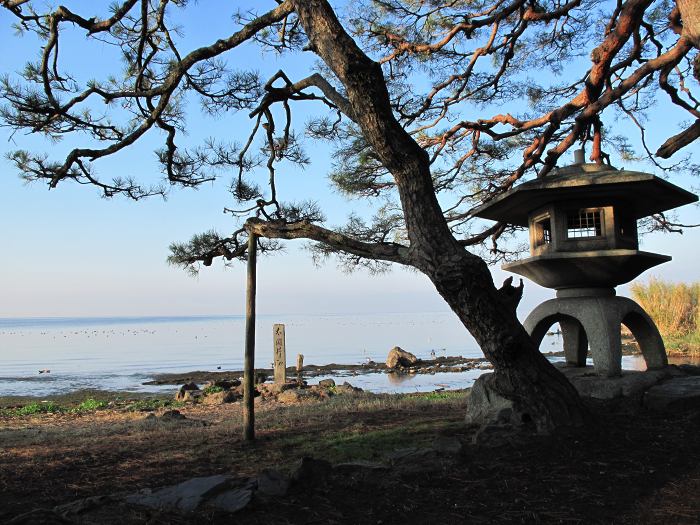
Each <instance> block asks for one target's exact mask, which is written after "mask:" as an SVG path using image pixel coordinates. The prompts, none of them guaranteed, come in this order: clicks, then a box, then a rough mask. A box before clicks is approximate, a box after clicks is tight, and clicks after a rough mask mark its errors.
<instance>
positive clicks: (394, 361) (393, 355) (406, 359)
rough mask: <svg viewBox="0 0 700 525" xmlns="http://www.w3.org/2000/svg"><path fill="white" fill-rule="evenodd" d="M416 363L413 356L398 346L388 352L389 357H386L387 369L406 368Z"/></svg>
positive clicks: (416, 360)
mask: <svg viewBox="0 0 700 525" xmlns="http://www.w3.org/2000/svg"><path fill="white" fill-rule="evenodd" d="M417 362H418V358H417V357H416V356H415V355H413V354H412V353H411V352H406V350H404V349H403V348H401V347H398V346H395V347H394V348H392V349H391V350H389V355H388V356H387V357H386V367H387V368H406V367H409V366H413V365H415V364H416V363H417Z"/></svg>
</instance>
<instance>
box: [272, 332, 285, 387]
mask: <svg viewBox="0 0 700 525" xmlns="http://www.w3.org/2000/svg"><path fill="white" fill-rule="evenodd" d="M272 339H273V342H274V352H273V353H274V357H273V368H274V373H275V383H277V384H282V383H286V382H287V348H286V343H285V339H284V325H283V324H274V325H272Z"/></svg>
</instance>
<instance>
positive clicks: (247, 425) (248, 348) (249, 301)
mask: <svg viewBox="0 0 700 525" xmlns="http://www.w3.org/2000/svg"><path fill="white" fill-rule="evenodd" d="M256 259H257V235H255V234H254V233H252V232H251V233H250V236H249V237H248V281H247V287H246V297H245V361H244V364H243V439H244V440H245V441H253V440H254V439H255V286H256V279H255V278H256V275H255V274H256Z"/></svg>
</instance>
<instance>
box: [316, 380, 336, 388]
mask: <svg viewBox="0 0 700 525" xmlns="http://www.w3.org/2000/svg"><path fill="white" fill-rule="evenodd" d="M318 386H319V387H320V388H333V387H335V381H333V380H332V379H321V380H320V381H319V382H318Z"/></svg>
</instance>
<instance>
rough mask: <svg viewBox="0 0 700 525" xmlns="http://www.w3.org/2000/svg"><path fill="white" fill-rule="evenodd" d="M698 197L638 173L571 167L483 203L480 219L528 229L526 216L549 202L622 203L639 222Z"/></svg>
mask: <svg viewBox="0 0 700 525" xmlns="http://www.w3.org/2000/svg"><path fill="white" fill-rule="evenodd" d="M697 200H698V196H697V195H695V194H694V193H691V192H689V191H686V190H684V189H683V188H680V187H678V186H676V185H675V184H671V183H670V182H668V181H666V180H664V179H661V178H659V177H656V176H655V175H652V174H650V173H643V172H640V171H628V170H618V169H615V168H613V167H612V166H607V165H602V164H583V163H582V164H573V165H571V166H566V167H563V168H558V169H555V170H553V171H552V173H551V174H549V175H547V176H546V177H542V178H538V179H535V180H531V181H528V182H524V183H522V184H519V185H518V186H515V187H514V188H513V189H511V190H509V191H507V192H506V193H504V194H502V195H499V196H498V197H495V198H494V199H492V200H490V201H488V202H486V203H485V204H483V205H481V206H480V207H478V208H477V209H476V210H475V211H474V215H475V216H476V217H481V218H483V219H491V220H494V221H499V222H505V223H508V224H515V225H517V226H527V224H528V215H529V214H530V213H532V212H533V211H535V210H538V209H539V208H542V207H543V206H546V205H548V204H552V203H554V204H557V203H564V202H566V201H575V202H576V205H577V206H587V205H590V206H600V205H612V204H615V205H618V206H623V207H624V209H625V211H626V212H628V213H630V214H631V215H633V216H634V218H635V219H640V218H642V217H647V216H649V215H653V214H655V213H660V212H663V211H666V210H670V209H672V208H677V207H679V206H683V205H684V204H690V203H692V202H696V201H697Z"/></svg>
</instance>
